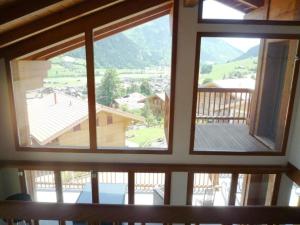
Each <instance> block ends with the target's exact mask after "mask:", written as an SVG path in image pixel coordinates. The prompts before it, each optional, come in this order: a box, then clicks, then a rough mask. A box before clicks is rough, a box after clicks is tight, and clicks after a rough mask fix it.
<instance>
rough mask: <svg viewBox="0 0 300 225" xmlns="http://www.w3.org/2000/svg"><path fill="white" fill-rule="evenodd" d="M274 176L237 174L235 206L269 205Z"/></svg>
mask: <svg viewBox="0 0 300 225" xmlns="http://www.w3.org/2000/svg"><path fill="white" fill-rule="evenodd" d="M275 178H276V175H275V174H239V177H238V186H237V192H236V199H235V205H237V206H247V205H266V206H269V205H271V202H272V196H273V191H274V183H275Z"/></svg>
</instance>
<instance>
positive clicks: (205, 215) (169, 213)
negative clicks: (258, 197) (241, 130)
mask: <svg viewBox="0 0 300 225" xmlns="http://www.w3.org/2000/svg"><path fill="white" fill-rule="evenodd" d="M0 218H5V219H8V220H10V221H11V220H12V219H24V220H31V219H32V220H59V221H85V222H88V223H97V222H100V221H102V222H104V221H105V222H140V223H149V222H152V223H196V224H198V223H221V224H288V223H289V224H296V223H300V207H264V206H247V207H235V206H228V207H195V206H137V205H98V204H61V203H36V202H18V201H1V202H0Z"/></svg>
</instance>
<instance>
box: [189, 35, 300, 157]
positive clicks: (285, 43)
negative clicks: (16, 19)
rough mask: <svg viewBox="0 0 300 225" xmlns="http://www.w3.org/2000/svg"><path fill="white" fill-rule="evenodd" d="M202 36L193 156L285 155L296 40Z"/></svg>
mask: <svg viewBox="0 0 300 225" xmlns="http://www.w3.org/2000/svg"><path fill="white" fill-rule="evenodd" d="M237 36H238V35H236V34H235V36H232V37H230V34H228V35H225V36H223V37H222V36H218V35H216V36H215V37H214V36H213V35H211V34H210V36H209V37H206V36H200V35H199V37H198V44H200V49H199V50H198V57H199V60H197V62H198V65H197V68H198V71H197V72H196V74H195V86H194V110H195V111H194V123H195V125H193V126H194V127H193V129H194V137H193V138H194V139H193V149H192V151H193V152H194V153H205V152H210V153H212V154H213V153H214V152H223V153H225V152H227V153H228V152H229V153H231V154H232V153H245V154H252V153H253V152H260V153H261V154H270V153H271V154H272V153H274V154H276V153H282V151H283V150H284V149H285V145H286V138H287V134H288V128H287V127H286V121H287V120H288V119H289V118H288V117H287V115H288V113H289V110H290V109H289V107H288V105H289V102H290V101H292V100H293V96H292V91H291V87H293V85H295V84H294V83H293V80H294V78H293V77H294V64H295V59H296V55H297V52H296V49H297V43H298V41H297V40H292V39H291V40H290V39H280V38H279V37H278V39H268V38H260V35H257V37H247V36H246V35H240V36H241V37H237Z"/></svg>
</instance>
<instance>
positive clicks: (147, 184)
mask: <svg viewBox="0 0 300 225" xmlns="http://www.w3.org/2000/svg"><path fill="white" fill-rule="evenodd" d="M134 180H135V186H134V187H135V188H134V204H136V205H163V204H164V198H165V197H164V196H165V174H164V173H135V174H134Z"/></svg>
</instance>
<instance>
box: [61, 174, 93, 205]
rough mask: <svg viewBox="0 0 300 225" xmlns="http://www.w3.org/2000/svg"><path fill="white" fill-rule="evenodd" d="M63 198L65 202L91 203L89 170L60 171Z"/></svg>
mask: <svg viewBox="0 0 300 225" xmlns="http://www.w3.org/2000/svg"><path fill="white" fill-rule="evenodd" d="M61 180H62V189H63V200H64V202H65V203H92V202H93V201H92V188H91V173H90V172H77V171H76V172H75V171H64V172H61Z"/></svg>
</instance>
